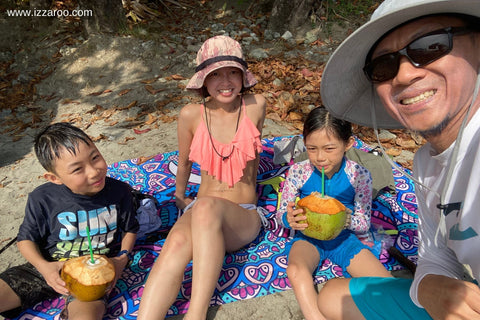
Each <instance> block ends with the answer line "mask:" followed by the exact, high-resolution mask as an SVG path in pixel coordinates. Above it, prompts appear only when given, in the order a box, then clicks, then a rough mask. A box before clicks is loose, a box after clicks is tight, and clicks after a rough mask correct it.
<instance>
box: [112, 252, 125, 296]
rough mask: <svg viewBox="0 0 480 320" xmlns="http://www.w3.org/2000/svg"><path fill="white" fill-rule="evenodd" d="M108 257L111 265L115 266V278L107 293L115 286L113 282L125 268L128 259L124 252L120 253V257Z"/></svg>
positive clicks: (115, 281)
mask: <svg viewBox="0 0 480 320" xmlns="http://www.w3.org/2000/svg"><path fill="white" fill-rule="evenodd" d="M110 259H111V260H112V262H113V266H114V267H115V280H114V281H113V283H112V285H111V288H110V290H109V292H108V293H110V291H111V290H112V289H113V288H115V284H116V283H117V281H118V279H120V277H121V276H122V273H123V270H124V269H125V267H126V266H127V264H128V261H129V260H128V259H129V258H128V255H126V254H122V255H121V256H120V257H113V258H110Z"/></svg>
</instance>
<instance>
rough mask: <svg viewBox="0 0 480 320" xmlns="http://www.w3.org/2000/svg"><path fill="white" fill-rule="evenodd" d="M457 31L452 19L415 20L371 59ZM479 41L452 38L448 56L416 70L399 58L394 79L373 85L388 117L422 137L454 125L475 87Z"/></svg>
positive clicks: (385, 41) (391, 36)
mask: <svg viewBox="0 0 480 320" xmlns="http://www.w3.org/2000/svg"><path fill="white" fill-rule="evenodd" d="M460 26H463V23H462V21H461V20H459V19H457V18H453V17H428V18H423V19H419V20H416V21H414V22H412V23H409V24H406V25H404V26H402V27H400V28H398V29H396V30H395V31H393V32H392V33H391V34H389V35H388V36H387V37H385V39H383V40H382V41H381V42H380V43H379V44H378V46H377V47H376V48H375V51H374V52H373V56H372V59H374V58H376V57H378V56H380V55H382V54H385V53H389V52H394V51H397V50H400V49H401V48H403V47H405V46H406V45H407V44H409V43H410V42H411V41H413V40H415V39H416V38H418V37H420V36H422V35H424V34H426V33H429V32H432V31H436V30H439V29H443V28H446V27H460ZM474 38H475V40H474ZM479 42H480V37H479V35H478V33H476V34H472V33H469V34H465V35H457V36H454V37H453V49H452V51H451V52H450V53H449V54H447V55H445V56H443V57H441V58H439V59H438V60H436V61H434V62H432V63H430V64H427V65H425V66H423V67H418V68H417V67H415V66H413V65H412V64H411V63H410V61H409V60H408V59H407V58H406V57H402V58H401V60H400V66H399V70H398V73H397V75H396V76H395V77H394V78H393V79H391V80H387V81H384V82H380V83H377V84H376V90H377V93H378V95H379V97H380V99H381V100H382V102H383V104H384V106H385V108H386V109H387V111H388V112H389V113H390V115H392V116H393V117H394V118H395V119H397V120H398V121H399V122H400V123H402V124H403V125H404V126H405V127H406V128H409V129H411V130H415V131H418V132H420V133H421V134H422V135H424V136H425V137H427V138H428V137H430V136H436V135H438V134H439V133H441V132H442V131H443V130H444V129H445V127H448V126H450V127H452V126H455V127H456V126H460V123H461V119H462V118H463V115H464V113H465V112H466V110H467V108H468V106H469V105H470V102H471V98H472V93H473V91H474V88H475V81H476V77H477V70H478V69H479V64H480V63H479V56H480V50H479Z"/></svg>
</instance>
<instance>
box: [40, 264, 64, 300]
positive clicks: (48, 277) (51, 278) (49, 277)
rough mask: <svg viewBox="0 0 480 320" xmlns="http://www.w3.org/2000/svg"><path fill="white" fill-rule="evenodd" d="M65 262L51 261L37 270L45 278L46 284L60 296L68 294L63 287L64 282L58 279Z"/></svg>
mask: <svg viewBox="0 0 480 320" xmlns="http://www.w3.org/2000/svg"><path fill="white" fill-rule="evenodd" d="M64 263H65V261H53V262H47V263H45V264H43V265H42V269H41V270H40V269H39V270H38V271H39V272H40V273H41V274H42V276H43V277H44V278H45V281H46V282H47V284H48V285H49V286H50V287H52V288H53V290H55V291H56V292H58V293H60V294H64V295H66V294H68V290H67V288H66V287H65V281H63V280H62V278H61V277H60V272H61V271H62V267H63V264H64Z"/></svg>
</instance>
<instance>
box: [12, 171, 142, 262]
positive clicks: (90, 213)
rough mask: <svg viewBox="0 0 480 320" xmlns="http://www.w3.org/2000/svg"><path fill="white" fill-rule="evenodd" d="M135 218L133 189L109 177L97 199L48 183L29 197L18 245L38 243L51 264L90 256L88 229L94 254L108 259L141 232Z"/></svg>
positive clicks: (19, 232)
mask: <svg viewBox="0 0 480 320" xmlns="http://www.w3.org/2000/svg"><path fill="white" fill-rule="evenodd" d="M135 215H136V213H135V208H134V204H133V196H132V193H131V192H130V186H129V185H127V184H126V183H124V182H121V181H118V180H115V179H112V178H109V177H107V178H106V181H105V187H104V188H103V190H102V191H100V192H99V193H97V194H96V195H94V196H84V195H78V194H75V193H73V192H72V191H70V189H68V188H67V187H66V186H65V185H57V184H54V183H50V182H47V183H45V184H43V185H41V186H39V187H37V188H36V189H35V190H33V191H32V192H31V193H30V194H29V196H28V200H27V206H26V208H25V218H24V220H23V223H22V224H21V225H20V229H19V231H18V241H22V240H31V241H33V242H35V243H36V244H37V245H38V247H39V248H40V251H41V252H42V255H43V256H44V257H45V259H47V260H49V261H52V260H62V259H68V258H72V257H77V256H83V255H88V254H90V251H89V246H88V237H87V232H86V226H87V225H88V226H89V229H90V237H91V243H92V249H93V252H94V253H97V254H104V255H107V256H108V255H109V253H110V248H111V247H112V246H113V245H115V244H118V243H120V241H121V238H122V235H123V233H125V232H132V233H136V232H137V231H138V228H139V226H138V221H137V219H136V216H135Z"/></svg>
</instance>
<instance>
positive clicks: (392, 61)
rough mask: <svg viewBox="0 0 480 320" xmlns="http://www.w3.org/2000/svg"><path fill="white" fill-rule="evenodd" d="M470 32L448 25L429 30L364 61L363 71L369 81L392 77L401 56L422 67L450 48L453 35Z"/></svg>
mask: <svg viewBox="0 0 480 320" xmlns="http://www.w3.org/2000/svg"><path fill="white" fill-rule="evenodd" d="M470 32H471V30H470V29H468V28H465V27H448V28H445V29H440V30H435V31H432V32H429V33H427V34H424V35H423V36H421V37H419V38H417V39H415V40H413V41H412V42H410V43H409V44H408V45H407V46H405V47H404V48H402V49H400V50H398V51H396V52H391V53H387V54H384V55H381V56H379V57H376V58H375V59H373V60H371V61H370V62H368V63H366V64H365V67H363V72H365V75H366V76H367V78H368V80H370V81H371V82H383V81H387V80H390V79H393V78H395V76H396V75H397V73H398V69H399V67H400V58H401V57H402V56H403V57H407V59H408V60H409V61H410V62H411V63H412V64H413V65H414V66H415V67H423V66H425V65H427V64H429V63H432V62H433V61H435V60H437V59H440V58H441V57H443V56H445V55H447V54H448V53H449V52H450V51H451V50H452V46H453V36H454V35H462V34H467V33H470ZM370 55H371V54H369V55H368V56H370Z"/></svg>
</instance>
